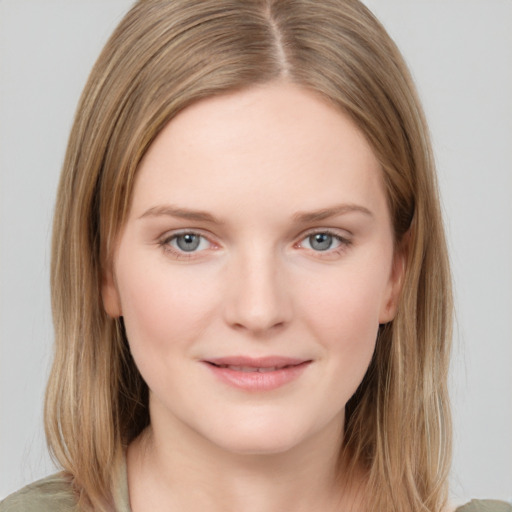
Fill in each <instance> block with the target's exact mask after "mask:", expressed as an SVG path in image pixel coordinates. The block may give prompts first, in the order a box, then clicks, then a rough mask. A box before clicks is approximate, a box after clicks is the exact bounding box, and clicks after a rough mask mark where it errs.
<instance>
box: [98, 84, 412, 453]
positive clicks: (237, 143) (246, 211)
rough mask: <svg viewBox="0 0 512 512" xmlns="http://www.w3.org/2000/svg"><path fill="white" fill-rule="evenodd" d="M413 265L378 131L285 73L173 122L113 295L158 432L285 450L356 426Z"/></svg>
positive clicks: (108, 283) (143, 178)
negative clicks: (405, 266) (360, 389)
mask: <svg viewBox="0 0 512 512" xmlns="http://www.w3.org/2000/svg"><path fill="white" fill-rule="evenodd" d="M401 268H402V265H401V262H400V261H399V257H398V256H395V255H394V250H393V232H392V225H391V221H390V215H389V212H388V208H387V203H386V196H385V192H384V187H383V183H382V179H381V169H380V166H379V162H378V161H377V159H376V158H375V156H374V154H373V152H372V150H371V148H370V146H369V145H368V143H367V142H366V140H365V138H364V137H363V136H362V134H361V133H360V132H359V131H358V129H357V128H356V127H355V125H354V124H353V123H352V122H351V121H350V120H349V119H348V117H346V116H345V115H343V114H341V113H340V112H339V111H337V110H336V109H335V108H334V107H333V106H330V105H329V104H328V103H326V102H325V101H324V100H322V99H321V98H320V97H319V96H317V95H316V94H314V93H312V92H309V91H307V90H305V89H303V88H299V87H297V86H293V85H290V84H284V83H279V84H270V85H265V86H259V87H254V88H251V89H247V90H244V91H242V92H236V93H231V94H227V95H224V96H220V97H216V98H209V99H205V100H202V101H200V102H198V103H196V104H194V105H193V106H191V107H189V108H187V109H186V110H184V111H183V112H181V113H180V114H179V115H178V116H177V117H176V118H175V119H174V120H172V121H171V122H170V123H169V124H168V125H167V127H166V128H165V129H164V130H163V131H162V132H161V133H160V134H159V136H158V138H157V139H156V140H155V142H154V143H153V144H152V146H151V147H150V149H149V151H148V152H147V154H146V156H145V158H144V160H143V161H142V163H141V166H140V169H139V172H138V176H137V180H136V183H135V187H134V191H133V202H132V205H131V210H130V214H129V217H128V220H127V222H126V225H125V226H124V229H123V230H122V232H121V234H120V236H119V240H118V244H117V247H116V251H115V254H114V260H113V270H112V273H109V274H108V275H107V276H106V279H105V284H104V289H103V296H104V302H105V306H106V309H107V312H108V313H109V314H110V315H111V316H119V315H122V316H123V318H124V323H125V327H126V332H127V336H128V340H129V343H130V347H131V351H132V354H133V357H134V359H135V362H136V364H137V366H138V368H139V370H140V372H141V374H142V376H143V378H144V380H145V381H146V382H147V384H148V386H149V389H150V411H151V423H152V427H153V429H154V430H155V431H159V432H165V433H169V434H171V435H172V434H176V433H178V434H179V433H180V432H181V433H187V434H190V435H192V436H193V437H194V438H196V439H198V440H199V439H201V442H204V441H207V442H208V443H213V444H214V445H216V446H217V447H220V448H222V449H225V450H229V451H232V452H237V453H278V452H284V451H286V450H288V449H291V448H293V447H294V446H297V445H300V444H301V443H303V442H305V441H307V440H311V439H318V440H321V439H323V438H325V439H327V438H328V437H329V435H331V437H330V439H332V432H341V428H342V424H343V419H344V409H345V404H346V403H347V401H348V399H349V398H350V397H351V396H352V394H353V393H354V392H355V390H356V388H357V386H358V385H359V383H360V382H361V380H362V378H363V376H364V374H365V372H366V369H367V367H368V365H369V362H370V359H371V357H372V354H373V351H374V346H375V340H376V335H377V330H378V326H379V324H380V323H385V322H388V321H389V320H391V319H392V318H393V315H394V312H395V303H396V296H397V293H398V288H399V281H400V273H401V271H402V270H401ZM328 433H330V434H328Z"/></svg>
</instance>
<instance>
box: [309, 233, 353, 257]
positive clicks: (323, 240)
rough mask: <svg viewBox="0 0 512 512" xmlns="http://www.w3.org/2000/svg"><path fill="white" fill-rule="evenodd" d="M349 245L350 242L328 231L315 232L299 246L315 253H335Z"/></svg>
mask: <svg viewBox="0 0 512 512" xmlns="http://www.w3.org/2000/svg"><path fill="white" fill-rule="evenodd" d="M348 245H350V240H347V239H346V238H343V237H342V236H340V235H337V234H335V233H331V232H329V231H317V232H316V233H311V234H309V235H308V236H306V237H305V238H303V239H302V240H301V242H300V243H299V246H300V247H301V248H303V249H309V250H312V251H315V252H328V251H332V252H337V251H339V250H341V249H343V248H345V247H347V246H348Z"/></svg>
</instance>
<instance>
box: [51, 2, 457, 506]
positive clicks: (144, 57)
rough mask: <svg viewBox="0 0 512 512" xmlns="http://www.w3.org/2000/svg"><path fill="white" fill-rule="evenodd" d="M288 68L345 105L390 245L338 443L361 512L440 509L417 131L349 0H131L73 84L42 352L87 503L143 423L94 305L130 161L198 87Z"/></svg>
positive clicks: (440, 300) (141, 403) (248, 81)
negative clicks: (51, 352) (375, 164)
mask: <svg viewBox="0 0 512 512" xmlns="http://www.w3.org/2000/svg"><path fill="white" fill-rule="evenodd" d="M275 80H287V81H290V82H293V83H296V84H299V85H301V86H303V87H305V88H308V89H312V90H314V91H317V92H318V93H320V94H321V95H322V96H323V97H325V98H326V99H327V100H328V101H330V102H331V103H332V105H333V107H334V108H338V109H340V111H343V112H344V113H345V114H347V115H349V116H350V117H351V119H352V120H353V121H354V122H355V123H356V125H357V126H358V127H359V129H360V130H361V132H362V133H363V134H364V135H365V136H366V138H367V140H368V141H369V143H370V144H371V146H372V148H373V150H374V152H375V155H376V156H377V158H378V159H379V160H380V162H381V165H382V171H383V176H384V182H385V186H386V193H387V197H388V202H389V208H390V211H391V216H392V219H393V225H394V231H395V242H396V250H406V251H407V268H406V271H405V277H404V283H403V289H402V295H401V298H400V303H399V308H398V312H397V315H396V318H395V319H394V320H393V321H392V322H390V323H389V324H386V325H383V326H381V327H380V331H379V335H378V340H377V346H376V351H375V354H374V357H373V360H372V362H371V364H370V367H369V369H368V372H367V373H366V376H365V378H364V380H363V382H362V383H361V385H360V387H359V389H358V390H357V392H356V394H355V395H354V396H353V397H352V399H351V400H350V401H349V403H348V404H347V414H346V425H345V437H344V446H343V447H340V448H341V453H343V454H344V455H345V456H346V457H348V458H349V459H350V461H351V463H352V464H353V465H354V466H355V465H357V466H359V467H362V468H364V471H365V473H366V476H367V487H366V498H367V503H366V508H367V510H368V511H370V510H371V511H377V510H378V511H380V512H385V511H392V510H393V511H407V512H410V511H413V512H419V511H432V512H439V511H440V510H441V509H442V507H443V506H444V504H445V501H446V491H447V489H446V486H447V473H448V468H449V463H450V441H451V428H450V412H449V403H448V396H447V371H448V359H449V347H450V336H451V289H450V275H449V267H448V257H447V250H446V243H445V239H444V232H443V226H442V219H441V214H440V208H439V200H438V192H437V184H436V177H435V171H434V162H433V159H432V154H431V148H430V142H429V135H428V130H427V127H426V123H425V120H424V116H423V113H422V109H421V106H420V103H419V100H418V98H417V95H416V92H415V88H414V85H413V83H412V80H411V78H410V75H409V72H408V70H407V67H406V65H405V63H404V61H403V59H402V57H401V55H400V53H399V51H398V49H397V48H396V46H395V44H394V43H393V41H392V40H391V38H390V37H389V36H388V35H387V33H386V31H385V30H384V28H383V27H382V26H381V25H380V23H379V22H378V21H377V20H376V19H375V18H374V16H373V15H372V14H371V13H370V12H369V11H368V9H367V8H366V7H364V6H363V5H362V4H361V3H360V2H359V1H357V0H172V1H171V0H141V1H139V2H137V3H136V4H135V5H134V6H133V8H132V9H131V10H130V11H129V12H128V14H127V15H126V16H125V18H124V19H123V20H122V21H121V23H120V25H119V26H118V28H117V29H116V30H115V32H114V33H113V35H112V36H111V38H110V40H109V41H108V43H107V45H106V46H105V48H104V50H103V52H102V54H101V55H100V57H99V59H98V61H97V63H96V65H95V67H94V69H93V71H92V73H91V75H90V77H89V80H88V82H87V85H86V87H85V90H84V92H83V95H82V98H81V100H80V104H79V107H78V111H77V115H76V119H75V122H74V125H73V129H72V132H71V136H70V140H69V145H68V150H67V154H66V158H65V162H64V167H63V171H62V176H61V180H60V185H59V191H58V197H57V205H56V211H55V221H54V232H53V257H52V271H51V272H52V274H51V280H52V305H53V314H54V325H55V336H56V349H55V359H54V364H53V368H52V372H51V376H50V381H49V384H48V389H47V395H46V433H47V438H48V443H49V446H50V449H51V452H52V454H53V455H54V457H55V458H56V459H57V461H58V462H59V463H60V464H61V465H62V467H63V469H64V470H65V471H66V472H68V473H69V474H70V475H71V477H72V478H73V482H74V486H75V489H76V490H77V492H78V493H79V494H80V496H81V502H82V503H83V504H89V505H91V506H93V507H95V508H96V509H97V510H104V509H106V508H107V507H108V505H109V503H110V502H111V500H112V494H113V493H114V492H115V489H114V485H115V484H114V482H115V476H114V475H116V472H117V470H118V468H119V467H120V464H121V460H122V456H123V450H124V449H125V448H126V446H127V445H128V444H129V443H130V442H131V441H132V440H133V439H134V438H135V437H136V436H137V435H138V434H139V433H140V432H141V431H142V430H143V429H144V428H145V427H146V426H147V425H148V424H149V411H148V389H147V386H146V384H145V383H144V382H143V380H142V378H141V376H140V374H139V372H138V370H137V368H136V367H135V365H134V362H133V360H132V358H131V355H130V352H129V348H128V344H127V340H126V336H125V333H124V331H123V328H122V323H121V322H120V321H119V320H116V319H112V318H109V317H108V316H107V314H106V313H105V311H104V308H103V304H102V300H101V287H102V276H103V274H104V271H105V269H106V268H108V265H109V264H110V257H111V252H112V247H113V244H114V243H115V239H116V236H117V235H118V233H119V232H120V229H121V227H122V226H123V223H124V221H125V218H126V214H127V212H128V208H129V205H130V199H131V192H132V188H133V183H134V179H135V176H136V173H137V168H138V165H139V163H140V161H141V159H142V157H143V156H144V154H145V152H146V151H147V149H148V147H149V146H150V145H151V143H152V141H153V140H154V139H155V137H156V136H157V135H158V133H159V132H160V130H161V129H162V128H163V127H164V126H165V125H166V123H168V122H169V120H171V119H172V118H173V117H174V116H175V115H176V114H177V113H178V112H179V111H181V110H182V109H184V108H186V107H187V106H188V105H190V104H192V103H193V102H195V101H197V100H199V99H200V98H204V97H208V96H212V95H217V94H223V93H225V92H227V91H234V90H237V89H242V88H246V87H250V86H252V85H254V84H258V83H266V82H271V81H275Z"/></svg>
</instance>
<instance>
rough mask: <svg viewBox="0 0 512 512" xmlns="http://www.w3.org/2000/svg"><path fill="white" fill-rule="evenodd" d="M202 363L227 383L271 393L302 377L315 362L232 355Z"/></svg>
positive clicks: (248, 389) (244, 388) (274, 357)
mask: <svg viewBox="0 0 512 512" xmlns="http://www.w3.org/2000/svg"><path fill="white" fill-rule="evenodd" d="M201 362H202V363H203V364H205V366H206V367H207V368H208V369H209V370H210V371H211V372H212V373H213V374H214V375H215V376H216V377H217V378H218V379H219V380H221V381H222V382H224V383H225V384H228V385H230V386H233V387H236V388H239V389H243V390H245V391H271V390H274V389H277V388H280V387H282V386H284V385H285V384H288V383H290V382H292V381H294V380H296V379H297V378H299V377H300V375H302V373H303V372H304V370H305V369H306V368H307V367H308V366H309V364H310V363H311V362H312V360H311V359H297V358H291V357H282V356H266V357H247V356H232V357H219V358H212V359H205V360H202V361H201Z"/></svg>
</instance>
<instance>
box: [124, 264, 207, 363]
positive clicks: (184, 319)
mask: <svg viewBox="0 0 512 512" xmlns="http://www.w3.org/2000/svg"><path fill="white" fill-rule="evenodd" d="M117 277H118V282H119V283H120V286H119V288H118V290H119V295H120V300H121V308H122V312H123V319H124V324H125V328H126V333H127V337H128V340H129V343H130V347H131V350H132V353H133V356H134V358H135V359H136V361H137V363H138V364H141V365H143V364H144V361H146V360H147V361H150V360H159V358H160V360H161V361H162V362H163V361H164V360H165V358H166V355H168V354H172V353H173V352H174V351H176V350H183V349H184V348H186V347H187V346H188V345H189V344H191V342H192V340H194V339H196V338H197V337H198V335H199V334H200V333H201V332H202V331H203V330H204V328H205V325H206V324H207V323H208V322H209V321H210V319H211V318H212V316H213V315H214V311H215V307H216V306H215V300H214V298H215V293H214V290H213V289H212V288H213V286H211V280H210V286H205V283H208V282H209V281H208V280H203V279H202V278H201V276H198V275H195V276H194V275H193V273H191V272H187V271H186V270H185V271H184V270H183V269H176V268H170V266H169V265H166V264H165V262H164V263H163V264H161V265H158V264H157V265H155V264H154V263H153V265H152V266H145V265H137V264H134V262H133V258H130V261H129V262H127V265H122V262H119V265H118V275H117ZM155 358H156V359H155ZM141 371H142V368H141Z"/></svg>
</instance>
